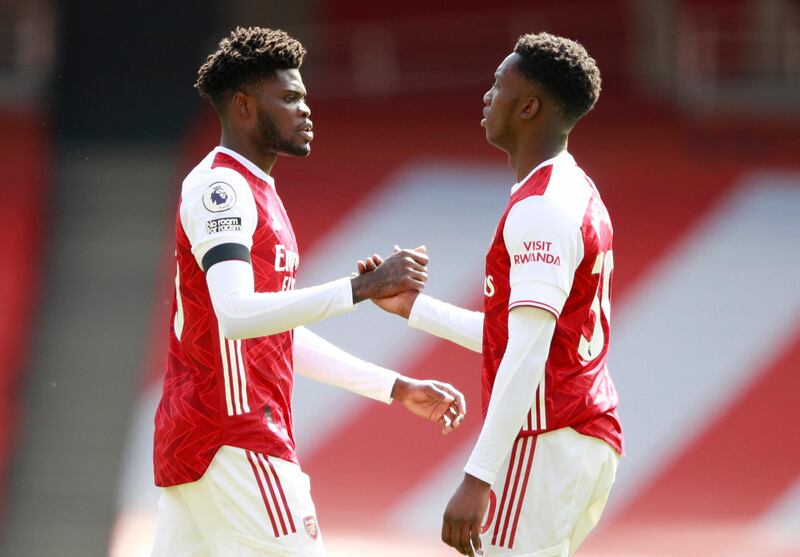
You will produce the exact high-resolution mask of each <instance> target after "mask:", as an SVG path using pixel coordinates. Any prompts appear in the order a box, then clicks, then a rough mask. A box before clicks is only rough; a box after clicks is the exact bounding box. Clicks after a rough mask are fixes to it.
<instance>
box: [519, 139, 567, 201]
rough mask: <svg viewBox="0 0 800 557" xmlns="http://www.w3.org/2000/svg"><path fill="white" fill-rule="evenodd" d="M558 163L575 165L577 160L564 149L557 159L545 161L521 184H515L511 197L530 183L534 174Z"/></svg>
mask: <svg viewBox="0 0 800 557" xmlns="http://www.w3.org/2000/svg"><path fill="white" fill-rule="evenodd" d="M556 163H568V164H575V159H574V158H573V157H572V155H570V154H569V151H567V150H566V149H564V150H563V151H561V152H560V153H559V154H557V155H556V156H555V157H553V158H551V159H547V160H546V161H544V162H542V163H539V165H538V166H537V167H536V168H534V169H533V170H531V171H530V172H529V173H528V175H527V176H525V178H523V179H522V180H520V181H519V182H517V183H516V184H514V185H513V186H512V187H511V195H514V192H515V191H517V190H518V189H519V188H520V187H522V184H524V183H525V182H527V181H528V179H529V178H530V177H531V176H533V175H534V174H535V173H536V172H537V171H539V170H541V169H542V168H544V167H545V166H549V165H551V164H552V165H555V164H556Z"/></svg>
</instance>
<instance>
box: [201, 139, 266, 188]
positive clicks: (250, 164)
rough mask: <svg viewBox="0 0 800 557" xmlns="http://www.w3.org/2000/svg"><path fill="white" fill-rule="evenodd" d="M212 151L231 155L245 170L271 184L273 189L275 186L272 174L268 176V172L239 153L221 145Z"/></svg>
mask: <svg viewBox="0 0 800 557" xmlns="http://www.w3.org/2000/svg"><path fill="white" fill-rule="evenodd" d="M214 151H216V152H218V153H225V154H226V155H228V156H229V157H233V158H234V159H236V160H237V161H238V162H239V163H240V164H241V165H242V166H244V167H245V168H246V169H247V170H249V171H250V172H252V173H253V174H254V175H255V176H256V178H259V179H261V180H264V181H265V182H266V183H268V184H269V185H270V186H272V187H273V189H274V188H275V178H273V177H272V176H270V175H269V174H267V173H266V172H264V171H263V170H261V168H259V167H258V165H257V164H256V163H254V162H252V161H250V160H248V159H246V158H244V157H243V156H242V155H240V154H239V153H237V152H236V151H233V150H231V149H228V148H227V147H223V146H222V145H217V147H215V148H214Z"/></svg>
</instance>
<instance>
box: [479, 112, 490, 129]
mask: <svg viewBox="0 0 800 557" xmlns="http://www.w3.org/2000/svg"><path fill="white" fill-rule="evenodd" d="M488 117H489V109H488V108H484V109H483V119H482V120H481V127H482V128H485V127H486V119H487V118H488Z"/></svg>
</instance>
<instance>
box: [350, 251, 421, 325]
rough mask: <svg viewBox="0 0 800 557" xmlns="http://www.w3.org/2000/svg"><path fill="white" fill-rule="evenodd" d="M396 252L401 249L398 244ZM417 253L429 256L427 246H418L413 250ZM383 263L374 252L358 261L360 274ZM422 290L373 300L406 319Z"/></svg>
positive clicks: (386, 309) (380, 306) (382, 307)
mask: <svg viewBox="0 0 800 557" xmlns="http://www.w3.org/2000/svg"><path fill="white" fill-rule="evenodd" d="M394 250H395V253H397V252H399V251H400V248H399V247H398V246H395V247H394ZM411 251H413V252H416V253H421V254H425V255H426V256H427V252H428V250H427V248H426V247H425V246H418V247H416V248H414V249H413V250H411ZM382 263H383V258H382V257H381V256H380V255H378V254H373V255H372V256H371V257H366V258H364V259H361V260H359V261H358V263H357V268H358V274H359V275H363V274H364V273H370V272H372V271H374V270H375V269H377V268H378V267H379V266H380V265H381V264H382ZM419 294H420V292H419V291H418V290H406V291H405V292H400V293H399V294H395V295H394V296H388V297H385V298H373V299H372V301H373V302H374V303H375V305H376V306H378V307H379V308H381V309H382V310H384V311H386V312H388V313H394V314H395V315H399V316H400V317H403V318H405V319H408V316H409V315H410V314H411V308H412V307H413V306H414V302H415V301H416V300H417V296H419Z"/></svg>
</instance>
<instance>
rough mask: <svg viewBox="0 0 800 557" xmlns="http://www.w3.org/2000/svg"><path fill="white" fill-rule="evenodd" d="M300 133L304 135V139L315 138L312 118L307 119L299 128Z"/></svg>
mask: <svg viewBox="0 0 800 557" xmlns="http://www.w3.org/2000/svg"><path fill="white" fill-rule="evenodd" d="M298 130H299V132H300V135H301V136H303V139H305V140H306V141H311V140H312V139H314V125H313V124H312V123H311V120H306V121H305V122H303V125H302V126H300V127H299V128H298Z"/></svg>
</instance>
